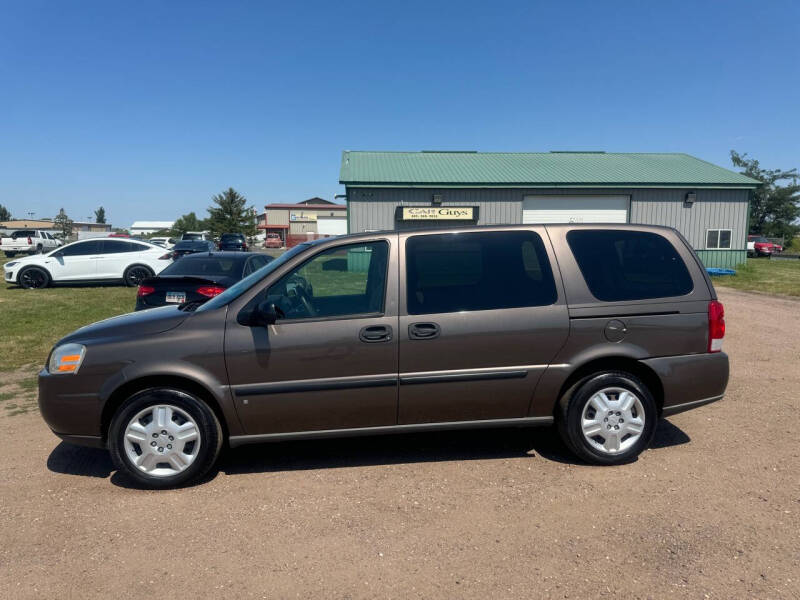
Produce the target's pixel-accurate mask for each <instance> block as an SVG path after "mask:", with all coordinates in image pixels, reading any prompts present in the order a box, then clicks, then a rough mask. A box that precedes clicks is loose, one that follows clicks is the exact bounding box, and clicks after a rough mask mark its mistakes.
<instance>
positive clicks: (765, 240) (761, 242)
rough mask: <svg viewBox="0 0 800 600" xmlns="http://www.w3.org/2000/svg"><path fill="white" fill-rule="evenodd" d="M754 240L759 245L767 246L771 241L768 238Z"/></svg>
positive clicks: (755, 238)
mask: <svg viewBox="0 0 800 600" xmlns="http://www.w3.org/2000/svg"><path fill="white" fill-rule="evenodd" d="M752 240H753V241H754V242H758V243H759V244H766V243H768V242H769V240H768V239H767V238H765V237H754V238H752Z"/></svg>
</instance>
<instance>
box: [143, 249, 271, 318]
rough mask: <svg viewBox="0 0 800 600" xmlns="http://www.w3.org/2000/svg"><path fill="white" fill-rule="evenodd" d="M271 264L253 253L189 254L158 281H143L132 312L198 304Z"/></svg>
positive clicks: (158, 278)
mask: <svg viewBox="0 0 800 600" xmlns="http://www.w3.org/2000/svg"><path fill="white" fill-rule="evenodd" d="M270 261H272V257H271V256H267V255H265V254H258V253H255V252H214V253H210V254H206V253H200V254H189V255H187V256H184V257H183V258H181V259H180V260H178V261H175V262H174V263H172V264H171V265H169V266H168V267H167V268H166V269H164V270H163V271H161V273H159V274H158V277H151V278H150V279H145V280H143V281H142V282H141V283H140V284H139V290H138V292H137V294H136V310H143V309H145V308H154V307H157V306H166V305H167V304H183V303H185V302H193V303H197V304H202V303H203V302H205V301H206V300H208V299H209V298H213V297H214V296H216V295H218V294H221V293H222V292H224V291H225V290H226V289H227V288H229V287H231V286H232V285H233V284H234V283H236V282H237V281H241V280H242V279H243V278H244V277H247V276H248V275H250V274H251V273H253V272H255V271H257V270H258V269H260V268H261V267H264V266H266V265H267V264H268V263H269V262H270Z"/></svg>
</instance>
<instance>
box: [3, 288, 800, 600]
mask: <svg viewBox="0 0 800 600" xmlns="http://www.w3.org/2000/svg"><path fill="white" fill-rule="evenodd" d="M720 295H721V299H722V300H723V301H724V302H725V306H726V311H727V316H728V337H727V339H726V342H725V345H726V350H728V351H729V353H730V354H731V364H732V379H731V384H730V388H729V395H728V397H727V398H726V399H725V400H724V401H722V402H719V403H717V404H714V405H711V406H708V407H704V408H702V409H699V410H696V411H694V412H690V413H685V414H682V415H677V416H675V417H673V418H671V419H670V421H668V422H663V423H662V425H661V426H660V428H659V430H658V434H657V437H656V440H655V445H654V447H653V448H652V449H650V450H649V451H647V452H646V453H645V454H644V455H643V456H642V457H641V458H640V460H639V461H638V462H636V463H635V464H632V465H628V466H624V467H614V468H598V467H589V466H585V465H583V464H580V463H577V462H576V461H574V460H573V459H572V457H571V456H570V455H569V454H567V453H566V452H565V450H564V449H563V448H562V446H561V444H560V443H559V442H558V440H557V438H556V437H555V435H553V434H552V433H550V432H548V431H546V430H540V431H529V432H526V431H517V430H512V431H499V432H498V431H495V432H461V433H453V434H432V435H415V436H402V437H388V438H377V439H359V440H345V441H324V442H304V443H291V444H288V443H287V444H280V445H268V446H262V447H250V448H244V449H240V450H237V451H234V452H230V453H228V455H227V456H226V457H225V458H224V460H223V462H222V465H221V470H220V472H219V473H217V474H216V475H215V476H214V477H213V478H212V479H211V480H209V481H207V482H206V483H204V484H202V485H199V486H197V487H194V488H191V489H185V490H177V491H168V492H150V491H141V490H136V489H132V488H131V487H129V484H128V482H126V481H125V480H124V479H123V478H122V477H121V476H118V475H117V474H115V473H114V472H113V470H112V467H111V464H110V462H109V460H108V458H107V456H106V454H104V453H103V452H100V451H94V450H86V449H76V448H72V447H70V446H68V445H66V444H61V443H59V442H58V440H56V438H54V437H53V436H52V435H51V434H50V432H49V431H47V429H46V427H45V426H44V424H43V423H42V422H41V420H40V419H39V417H38V414H32V415H31V414H23V415H18V416H15V417H0V540H2V544H0V597H2V598H41V597H47V598H54V597H59V598H136V599H137V600H141V599H142V598H160V599H164V598H174V599H176V600H178V599H185V598H193V597H198V598H199V597H215V598H216V597H220V596H221V595H222V594H225V595H226V597H228V598H276V597H281V598H282V597H305V598H320V597H337V598H339V597H341V598H374V597H402V598H414V597H419V598H443V597H458V598H488V597H493V598H504V597H508V598H531V597H554V598H587V597H608V598H611V597H615V596H616V597H625V598H665V597H677V598H681V597H686V598H703V597H706V595H707V596H708V597H712V598H753V597H757V598H792V597H795V598H796V597H798V596H800V581H798V580H800V444H798V422H800V421H798V414H800V400H798V390H800V368H799V367H798V357H799V356H800V321H799V320H798V319H797V316H798V314H800V302H797V301H791V300H782V299H775V298H770V297H768V296H758V295H750V294H745V293H741V292H734V291H727V290H723V291H722V292H721V294H720Z"/></svg>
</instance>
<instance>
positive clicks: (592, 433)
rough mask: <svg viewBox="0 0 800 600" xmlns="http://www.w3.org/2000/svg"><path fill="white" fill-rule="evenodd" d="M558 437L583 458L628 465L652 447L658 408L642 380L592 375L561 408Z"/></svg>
mask: <svg viewBox="0 0 800 600" xmlns="http://www.w3.org/2000/svg"><path fill="white" fill-rule="evenodd" d="M559 409H560V414H559V415H557V416H558V425H559V432H560V434H561V437H562V439H563V440H564V443H565V444H566V445H567V446H568V447H569V448H570V449H571V450H572V451H573V452H574V453H575V454H577V455H578V456H579V457H580V458H582V459H584V460H586V461H587V462H590V463H594V464H600V465H618V464H623V463H626V462H630V461H631V460H633V459H634V458H636V457H637V456H638V455H639V454H640V453H641V452H642V450H644V449H645V448H647V446H649V445H650V442H651V441H652V439H653V435H654V434H655V430H656V424H657V420H658V408H657V407H656V402H655V399H654V398H653V395H652V394H651V393H650V390H648V389H647V386H646V385H645V384H644V383H642V381H641V380H640V379H638V378H637V377H635V376H634V375H631V374H630V373H624V372H605V373H597V374H594V375H591V376H589V377H587V378H585V379H583V380H582V381H579V382H578V383H576V384H575V385H574V386H573V387H572V388H570V390H568V391H567V393H566V394H564V397H563V398H562V399H561V402H560V403H559Z"/></svg>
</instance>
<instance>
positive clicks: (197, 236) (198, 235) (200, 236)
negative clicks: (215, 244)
mask: <svg viewBox="0 0 800 600" xmlns="http://www.w3.org/2000/svg"><path fill="white" fill-rule="evenodd" d="M181 240H184V241H193V240H211V235H210V234H209V233H208V232H207V231H187V232H186V233H184V234H183V235H182V236H181Z"/></svg>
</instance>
